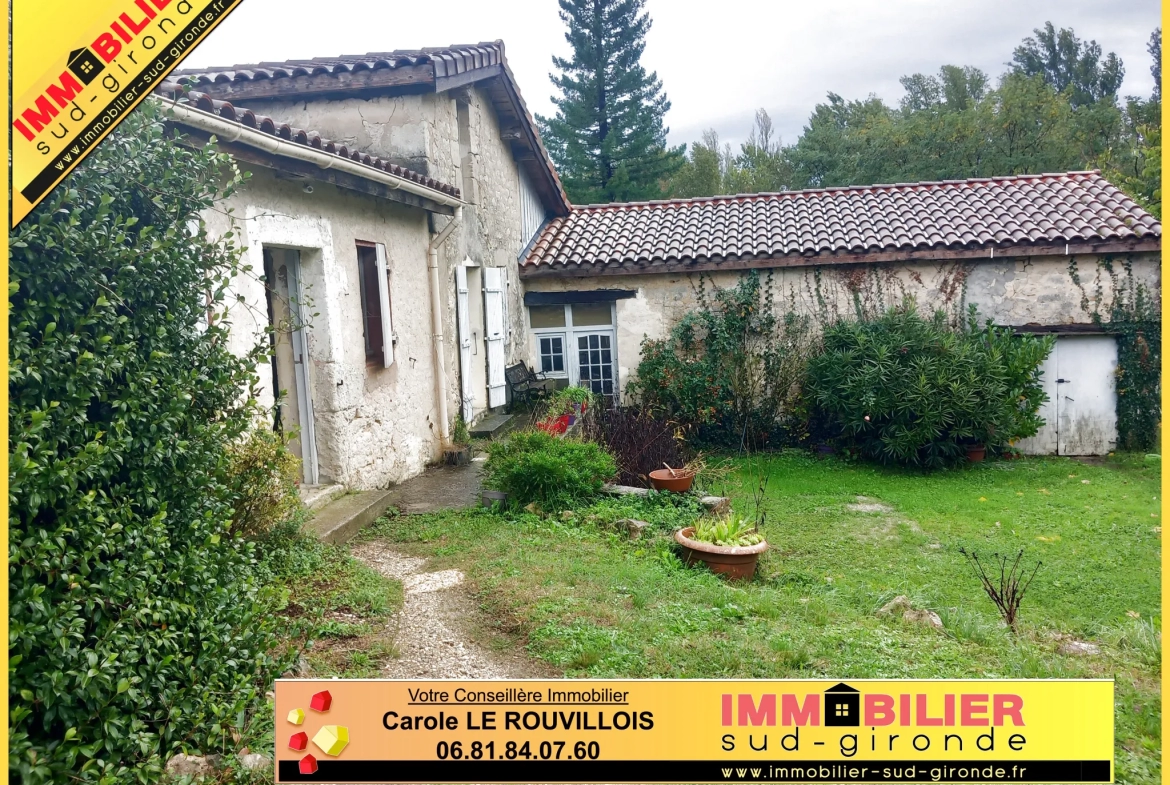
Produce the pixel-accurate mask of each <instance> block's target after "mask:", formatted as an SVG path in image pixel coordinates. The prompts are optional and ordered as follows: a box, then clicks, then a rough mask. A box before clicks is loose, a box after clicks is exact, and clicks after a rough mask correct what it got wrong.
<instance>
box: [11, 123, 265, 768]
mask: <svg viewBox="0 0 1170 785" xmlns="http://www.w3.org/2000/svg"><path fill="white" fill-rule="evenodd" d="M161 120H162V118H161V117H160V116H159V112H158V110H156V109H155V108H153V107H152V106H151V105H150V103H149V102H147V104H146V105H144V106H143V107H142V108H139V109H138V110H136V111H135V112H134V113H133V114H132V115H130V116H129V117H127V118H126V120H125V121H124V122H123V123H122V125H121V126H119V128H118V129H117V130H116V131H115V132H114V133H112V134H111V135H110V137H109V138H107V139H106V140H105V141H104V142H103V143H102V144H101V146H100V147H98V148H97V149H96V150H95V151H94V152H93V154H92V155H91V156H90V157H89V159H88V160H87V161H86V162H85V163H84V164H82V165H81V166H80V167H79V168H78V169H77V171H75V172H74V173H73V174H71V175H70V176H69V177H68V178H67V179H66V180H65V181H64V183H62V184H61V185H60V186H58V187H57V189H56V190H55V191H53V192H52V193H51V194H50V195H49V196H48V198H47V199H46V200H45V201H44V202H43V203H42V204H41V205H40V206H39V207H38V208H37V209H36V210H35V211H34V212H33V213H32V214H31V215H30V216H29V217H28V218H26V219H25V221H24V222H23V223H22V224H21V225H20V226H19V227H17V228H16V229H15V230H14V231H13V232H11V234H10V241H11V247H12V250H11V255H10V259H9V310H10V316H9V322H8V325H9V368H10V370H9V390H8V392H9V401H10V405H9V410H8V418H9V419H8V424H9V454H10V461H9V478H8V479H9V500H8V502H9V508H8V509H9V513H8V514H9V541H8V543H9V545H8V547H9V551H8V576H9V591H10V594H9V656H10V659H9V682H8V683H9V696H8V699H9V723H10V724H9V777H10V779H11V780H12V781H14V782H23V783H27V784H32V783H48V782H54V783H56V782H102V783H124V782H149V781H154V780H156V779H157V778H158V777H159V775H160V772H161V768H162V765H163V763H164V761H165V760H166V758H167V757H168V756H169V755H170V754H172V753H173V752H174V751H176V749H177V748H179V747H186V748H188V749H193V750H211V749H215V750H218V749H219V748H220V746H221V745H222V744H223V739H224V738H225V737H226V738H228V739H230V738H232V731H233V729H236V728H239V727H241V726H242V724H243V723H244V722H245V720H246V716H247V714H248V712H249V711H251V710H252V709H254V708H255V707H256V706H258V705H262V704H263V701H264V692H265V690H266V689H268V684H270V679H271V677H272V676H273V675H274V673H279V672H280V670H281V667H280V663H276V662H274V661H273V659H272V657H271V656H270V654H269V652H270V650H271V648H272V646H273V645H274V641H275V638H274V635H273V625H274V622H273V619H272V616H271V614H270V613H269V612H268V610H269V609H270V607H271V605H270V604H269V597H267V596H266V592H265V590H262V588H261V586H260V585H259V583H258V581H257V580H256V576H255V573H254V547H253V545H252V544H250V543H248V542H246V541H245V540H243V539H242V538H240V537H238V536H234V535H233V534H232V532H231V531H230V530H229V526H230V522H231V520H232V518H233V493H232V489H231V487H230V483H229V473H230V466H231V464H230V461H229V459H228V455H229V447H230V445H232V444H234V443H236V441H237V439H239V438H240V437H241V436H242V435H243V434H244V432H245V431H246V429H247V428H248V426H249V424H250V417H251V407H250V405H249V403H248V399H249V395H248V390H249V385H250V384H251V383H252V378H253V375H252V369H253V368H254V367H255V363H256V361H257V359H258V355H253V356H251V357H237V356H234V355H233V354H232V353H231V352H229V351H228V349H227V345H228V341H227V338H228V332H227V330H228V328H227V325H226V324H224V323H223V321H222V320H218V319H217V320H212V321H211V324H207V323H206V320H205V315H206V314H207V312H208V308H214V309H216V310H217V311H221V310H222V308H223V298H224V287H225V285H226V282H227V280H228V276H229V275H230V274H231V273H232V272H233V271H234V270H235V269H236V265H237V259H238V249H237V248H235V247H233V245H232V240H231V238H230V236H229V237H228V238H227V239H225V240H223V241H219V240H213V239H211V238H210V237H208V236H207V234H206V232H205V231H204V230H203V229H202V228H194V229H193V228H192V227H191V226H189V224H188V222H189V221H192V219H197V218H198V216H199V213H200V211H202V210H205V209H208V208H210V207H211V206H212V204H213V203H214V201H215V200H216V198H217V196H218V195H219V193H218V192H219V188H218V184H219V183H221V182H223V181H224V173H225V172H228V173H229V174H230V172H231V171H232V170H231V169H230V168H229V167H230V159H229V158H227V157H226V156H221V155H217V154H216V153H215V152H214V150H213V149H211V148H205V149H203V150H193V149H190V148H187V147H181V146H178V145H177V144H175V143H174V142H172V141H170V140H168V139H167V138H166V137H165V134H164V126H163V124H162V122H161ZM235 182H238V179H237V178H236V177H232V178H230V179H229V181H228V187H231V186H232V185H234V184H235ZM209 298H210V303H209Z"/></svg>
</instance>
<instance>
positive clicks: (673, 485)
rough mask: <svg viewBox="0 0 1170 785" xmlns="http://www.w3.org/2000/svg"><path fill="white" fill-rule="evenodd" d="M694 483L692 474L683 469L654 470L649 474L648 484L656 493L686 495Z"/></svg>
mask: <svg viewBox="0 0 1170 785" xmlns="http://www.w3.org/2000/svg"><path fill="white" fill-rule="evenodd" d="M694 481H695V475H694V473H693V472H687V471H684V470H683V469H656V470H654V471H652V472H650V484H651V485H653V486H654V490H656V491H671V492H672V493H686V492H687V491H689V490H690V489H691V484H692V483H693V482H694Z"/></svg>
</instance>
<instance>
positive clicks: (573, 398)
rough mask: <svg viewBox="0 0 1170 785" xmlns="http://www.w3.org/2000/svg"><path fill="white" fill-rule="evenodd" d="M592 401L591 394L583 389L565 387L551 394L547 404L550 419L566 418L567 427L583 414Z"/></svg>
mask: <svg viewBox="0 0 1170 785" xmlns="http://www.w3.org/2000/svg"><path fill="white" fill-rule="evenodd" d="M592 401H593V392H592V391H591V390H589V389H587V388H585V387H565V388H564V389H561V390H557V391H556V392H555V393H553V395H552V397H551V398H550V399H549V402H548V414H549V416H550V417H562V416H568V418H569V425H572V424H573V423H575V422H576V421H577V419H578V418H579V417H581V416H582V415H583V414H585V410H586V409H588V408H589V404H590V403H591V402H592Z"/></svg>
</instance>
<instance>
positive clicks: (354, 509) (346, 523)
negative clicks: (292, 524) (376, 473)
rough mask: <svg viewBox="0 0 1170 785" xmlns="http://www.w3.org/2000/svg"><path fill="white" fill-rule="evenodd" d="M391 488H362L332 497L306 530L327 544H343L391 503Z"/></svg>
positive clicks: (375, 518)
mask: <svg viewBox="0 0 1170 785" xmlns="http://www.w3.org/2000/svg"><path fill="white" fill-rule="evenodd" d="M393 495H394V494H393V493H392V492H391V491H362V492H360V493H351V494H346V495H345V496H341V497H340V498H337V499H334V500H333V501H331V502H330V503H328V504H326V505H325V506H324V507H322V508H321V509H320V510H319V511H318V512H317V514H316V515H314V516H313V519H312V520H311V521H309V529H310V531H313V532H314V533H316V535H317V537H318V538H320V539H321V540H323V541H325V542H329V543H334V544H337V543H343V542H346V541H348V540H350V539H352V538H353V536H354V535H355V534H357V533H358V532H359V531H361V530H362V529H364V528H365V527H366V526H369V525H370V524H371V523H373V522H374V521H376V520H377V519H378V517H379V516H381V515H382V514H383V513H384V512H386V510H387V509H389V507H390V504H391V502H392V496H393Z"/></svg>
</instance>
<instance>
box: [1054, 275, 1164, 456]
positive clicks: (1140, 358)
mask: <svg viewBox="0 0 1170 785" xmlns="http://www.w3.org/2000/svg"><path fill="white" fill-rule="evenodd" d="M1096 267H1097V272H1096V274H1095V275H1094V276H1093V279H1094V280H1093V284H1092V287H1091V288H1092V292H1091V293H1090V291H1089V290H1088V289H1086V286H1085V283H1084V281H1083V280H1082V278H1081V272H1080V269H1079V267H1078V265H1077V261H1076V257H1073V258H1072V259H1071V260H1070V261H1069V276H1070V277H1071V278H1072V280H1073V283H1074V284H1076V286H1077V288H1078V289H1079V290H1080V292H1081V309H1082V310H1083V311H1085V312H1086V313H1087V314H1089V316H1090V317H1091V318H1092V320H1093V323H1094V324H1097V325H1100V326H1101V327H1102V329H1104V330H1105V331H1106V332H1107V333H1109V334H1111V335H1113V336H1115V337H1116V339H1117V385H1116V386H1117V442H1118V446H1120V447H1121V448H1123V449H1126V450H1150V449H1153V448H1154V447H1155V446H1156V445H1157V429H1158V424H1159V422H1160V421H1161V419H1162V404H1161V401H1162V316H1161V311H1160V310H1159V309H1158V306H1157V304H1156V303H1155V302H1153V298H1152V297H1151V295H1150V292H1149V290H1148V289H1147V288H1146V286H1145V285H1144V284H1142V283H1141V282H1140V281H1138V280H1137V279H1136V278H1135V277H1134V274H1133V260H1132V258H1131V257H1130V256H1128V255H1125V256H1122V257H1120V259H1119V258H1117V257H1115V256H1112V255H1105V256H1102V257H1100V258H1098V260H1097V263H1096ZM1106 282H1108V286H1106Z"/></svg>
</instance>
